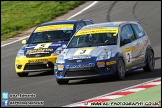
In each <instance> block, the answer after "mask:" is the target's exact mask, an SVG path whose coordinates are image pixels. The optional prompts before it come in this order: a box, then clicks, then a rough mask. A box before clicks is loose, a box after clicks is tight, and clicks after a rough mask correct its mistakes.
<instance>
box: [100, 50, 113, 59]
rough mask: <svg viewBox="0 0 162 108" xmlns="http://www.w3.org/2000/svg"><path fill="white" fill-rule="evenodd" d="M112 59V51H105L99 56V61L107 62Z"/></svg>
mask: <svg viewBox="0 0 162 108" xmlns="http://www.w3.org/2000/svg"><path fill="white" fill-rule="evenodd" d="M110 57H111V51H104V52H101V53H100V54H99V55H98V57H97V60H105V59H109V58H110Z"/></svg>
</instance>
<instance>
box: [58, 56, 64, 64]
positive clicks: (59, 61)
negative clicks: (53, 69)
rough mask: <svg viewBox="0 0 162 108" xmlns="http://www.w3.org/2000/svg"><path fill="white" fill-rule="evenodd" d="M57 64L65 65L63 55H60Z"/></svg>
mask: <svg viewBox="0 0 162 108" xmlns="http://www.w3.org/2000/svg"><path fill="white" fill-rule="evenodd" d="M56 63H64V56H63V55H59V56H58V58H57V60H56Z"/></svg>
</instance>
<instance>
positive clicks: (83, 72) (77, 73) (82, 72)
mask: <svg viewBox="0 0 162 108" xmlns="http://www.w3.org/2000/svg"><path fill="white" fill-rule="evenodd" d="M88 75H98V73H97V72H96V71H95V70H79V71H66V74H65V77H73V76H88Z"/></svg>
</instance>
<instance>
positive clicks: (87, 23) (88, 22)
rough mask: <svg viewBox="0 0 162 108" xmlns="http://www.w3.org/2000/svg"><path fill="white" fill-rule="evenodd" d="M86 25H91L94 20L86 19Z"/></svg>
mask: <svg viewBox="0 0 162 108" xmlns="http://www.w3.org/2000/svg"><path fill="white" fill-rule="evenodd" d="M85 23H86V25H90V24H93V23H92V22H90V21H85Z"/></svg>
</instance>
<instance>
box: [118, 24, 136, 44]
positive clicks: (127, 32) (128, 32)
mask: <svg viewBox="0 0 162 108" xmlns="http://www.w3.org/2000/svg"><path fill="white" fill-rule="evenodd" d="M120 37H121V38H120V43H121V44H120V45H121V46H122V45H125V44H126V43H125V42H124V41H125V40H128V39H130V41H131V42H132V41H134V40H135V39H136V38H135V35H134V33H133V30H132V27H131V26H130V24H127V25H124V26H123V27H122V29H121V35H120Z"/></svg>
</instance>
